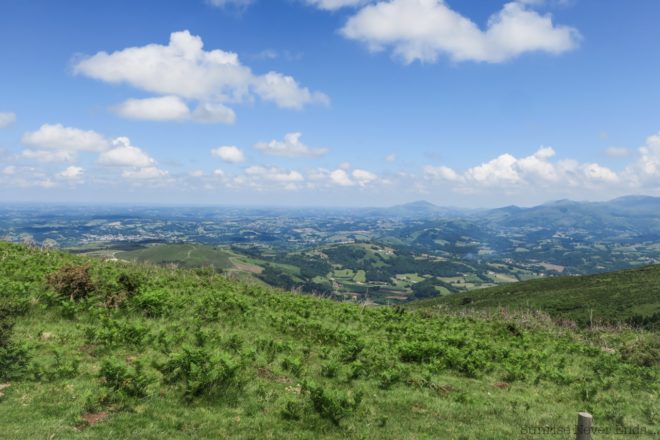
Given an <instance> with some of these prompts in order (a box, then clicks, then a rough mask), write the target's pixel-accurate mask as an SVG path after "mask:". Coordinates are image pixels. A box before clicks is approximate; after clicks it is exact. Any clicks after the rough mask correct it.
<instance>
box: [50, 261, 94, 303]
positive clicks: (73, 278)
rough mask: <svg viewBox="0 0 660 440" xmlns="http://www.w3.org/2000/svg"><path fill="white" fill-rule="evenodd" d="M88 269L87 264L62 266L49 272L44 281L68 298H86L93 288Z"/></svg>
mask: <svg viewBox="0 0 660 440" xmlns="http://www.w3.org/2000/svg"><path fill="white" fill-rule="evenodd" d="M89 270H90V266H89V265H88V264H85V265H82V266H64V267H61V268H60V269H58V270H57V271H55V272H53V273H51V274H49V275H48V277H47V279H46V281H47V284H48V286H49V287H51V288H52V289H53V290H55V291H56V292H57V293H59V294H60V295H61V296H64V297H68V298H69V299H70V300H80V299H82V298H87V297H88V296H89V295H90V294H91V293H92V292H94V290H95V285H94V282H93V281H92V277H91V275H90V274H89Z"/></svg>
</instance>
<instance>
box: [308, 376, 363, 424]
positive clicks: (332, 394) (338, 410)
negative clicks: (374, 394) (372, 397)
mask: <svg viewBox="0 0 660 440" xmlns="http://www.w3.org/2000/svg"><path fill="white" fill-rule="evenodd" d="M303 390H304V391H305V392H306V393H307V395H308V396H309V400H310V402H311V403H312V407H313V408H314V410H315V411H316V412H317V413H318V414H319V415H320V416H321V417H323V418H324V419H328V420H330V421H331V422H332V423H333V424H335V425H339V422H340V421H341V419H343V418H345V417H347V416H349V415H351V414H352V413H353V412H355V410H356V409H357V408H358V406H360V403H361V402H362V393H360V392H358V393H356V394H355V395H354V396H353V395H350V394H347V393H344V392H342V391H339V390H328V389H325V388H323V387H322V386H320V385H316V384H314V383H311V382H306V383H305V384H304V386H303Z"/></svg>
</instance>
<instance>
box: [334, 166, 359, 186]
mask: <svg viewBox="0 0 660 440" xmlns="http://www.w3.org/2000/svg"><path fill="white" fill-rule="evenodd" d="M330 181H331V182H332V183H334V184H335V185H339V186H352V185H353V184H354V183H353V181H352V180H351V178H350V177H349V176H348V173H347V172H346V171H345V170H342V169H336V170H334V171H333V172H331V173H330Z"/></svg>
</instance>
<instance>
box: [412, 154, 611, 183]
mask: <svg viewBox="0 0 660 440" xmlns="http://www.w3.org/2000/svg"><path fill="white" fill-rule="evenodd" d="M555 154H556V153H555V151H554V149H552V148H549V147H541V148H539V149H538V150H537V151H536V152H535V153H534V154H532V155H530V156H526V157H522V158H516V157H515V156H513V155H511V154H508V153H507V154H502V155H500V156H498V157H496V158H494V159H492V160H490V161H488V162H484V163H482V164H480V165H477V166H474V167H471V168H468V169H467V170H466V171H465V172H464V173H462V174H461V173H458V172H456V171H455V170H453V169H452V168H449V167H446V166H438V167H434V166H427V167H425V168H424V173H425V176H426V178H427V179H431V180H442V181H446V182H450V183H454V184H458V185H459V186H460V187H462V188H464V189H479V188H481V189H484V188H489V189H495V188H509V189H511V188H519V189H524V188H528V187H529V185H535V187H558V186H564V185H568V186H572V187H577V186H580V185H591V186H593V185H597V184H600V183H615V182H618V181H619V179H620V178H619V176H618V175H617V173H616V172H614V171H612V170H611V169H609V168H607V167H604V166H602V165H599V164H597V163H584V164H580V163H578V162H576V161H573V160H562V161H552V160H551V159H552V158H553V157H554V156H555Z"/></svg>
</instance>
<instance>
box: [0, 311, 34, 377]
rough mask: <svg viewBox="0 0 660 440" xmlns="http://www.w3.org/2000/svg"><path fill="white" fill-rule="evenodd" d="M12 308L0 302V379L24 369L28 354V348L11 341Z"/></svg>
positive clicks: (14, 375) (12, 375) (12, 326)
mask: <svg viewBox="0 0 660 440" xmlns="http://www.w3.org/2000/svg"><path fill="white" fill-rule="evenodd" d="M12 316H14V308H13V307H12V305H9V304H0V380H7V379H11V378H14V377H16V376H17V375H18V374H20V373H21V372H22V371H24V370H25V368H26V366H27V363H28V360H29V356H28V349H27V348H26V347H25V346H22V345H16V344H14V343H13V342H12V340H11V336H12V332H13V328H14V323H13V321H12V320H11V317H12Z"/></svg>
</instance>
